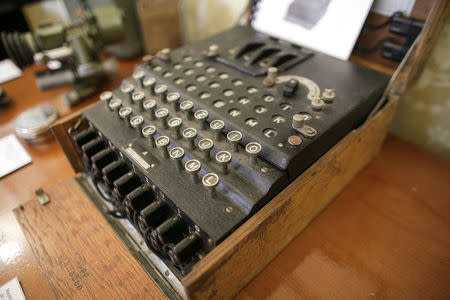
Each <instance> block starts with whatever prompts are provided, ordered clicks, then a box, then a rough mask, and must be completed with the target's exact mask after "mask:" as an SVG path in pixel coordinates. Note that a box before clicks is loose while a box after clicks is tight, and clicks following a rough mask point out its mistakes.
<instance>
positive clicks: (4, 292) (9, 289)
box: [0, 277, 26, 300]
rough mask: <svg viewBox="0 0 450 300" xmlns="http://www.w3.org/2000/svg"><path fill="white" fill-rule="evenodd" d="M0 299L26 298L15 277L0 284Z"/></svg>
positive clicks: (21, 299)
mask: <svg viewBox="0 0 450 300" xmlns="http://www.w3.org/2000/svg"><path fill="white" fill-rule="evenodd" d="M0 300H26V298H25V295H24V294H23V290H22V287H21V286H20V282H19V279H17V277H14V278H13V279H12V280H10V281H8V282H7V283H5V284H4V285H2V286H0Z"/></svg>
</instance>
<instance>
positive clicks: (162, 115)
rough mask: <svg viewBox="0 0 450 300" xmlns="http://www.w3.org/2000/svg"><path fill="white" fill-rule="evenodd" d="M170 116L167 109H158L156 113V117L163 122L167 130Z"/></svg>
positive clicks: (162, 124)
mask: <svg viewBox="0 0 450 300" xmlns="http://www.w3.org/2000/svg"><path fill="white" fill-rule="evenodd" d="M168 116H169V111H168V110H167V108H158V109H157V110H156V111H155V117H156V118H157V119H158V120H160V121H161V126H162V127H163V128H167V122H166V119H167V117H168Z"/></svg>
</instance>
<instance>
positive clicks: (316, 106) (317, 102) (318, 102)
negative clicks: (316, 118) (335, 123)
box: [311, 98, 325, 111]
mask: <svg viewBox="0 0 450 300" xmlns="http://www.w3.org/2000/svg"><path fill="white" fill-rule="evenodd" d="M324 105H325V103H324V102H323V100H322V99H320V98H315V99H313V100H312V101H311V107H312V109H313V110H315V111H321V110H322V108H323V106H324Z"/></svg>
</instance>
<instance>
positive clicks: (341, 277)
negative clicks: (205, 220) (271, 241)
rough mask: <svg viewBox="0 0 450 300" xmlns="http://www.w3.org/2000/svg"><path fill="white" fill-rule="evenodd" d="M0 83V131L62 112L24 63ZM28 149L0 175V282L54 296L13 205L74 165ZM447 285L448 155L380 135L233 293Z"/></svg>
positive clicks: (324, 294)
mask: <svg viewBox="0 0 450 300" xmlns="http://www.w3.org/2000/svg"><path fill="white" fill-rule="evenodd" d="M135 63H136V62H127V63H121V74H120V75H118V76H116V77H115V78H113V80H111V81H110V82H109V83H108V84H107V86H110V87H111V88H112V87H117V86H118V85H119V83H120V76H125V75H129V74H131V70H132V68H133V66H134V65H135ZM3 88H4V89H5V91H6V93H7V94H8V95H9V96H10V97H11V98H12V99H13V101H14V105H13V106H12V107H10V108H9V109H8V110H6V111H2V112H0V137H2V136H5V135H7V134H9V133H12V132H13V120H14V118H15V117H16V116H17V115H18V114H19V113H20V112H21V111H23V110H24V109H26V108H28V107H32V106H34V105H36V104H38V103H50V104H52V105H54V106H55V107H56V108H57V109H58V111H59V112H60V113H61V114H62V115H66V114H68V113H69V112H70V110H69V109H68V108H67V107H65V106H64V104H63V103H62V100H61V98H60V94H61V93H62V91H64V90H66V88H60V89H56V90H52V91H47V92H41V91H39V90H38V88H37V87H36V85H35V82H34V79H33V70H32V69H26V70H25V73H24V76H23V77H22V78H20V79H16V80H14V81H12V82H9V83H7V84H4V85H3ZM92 101H93V100H90V101H88V102H85V104H83V105H82V106H80V108H81V107H83V106H85V105H87V104H88V103H89V102H92ZM78 109H79V108H78ZM26 149H27V151H28V152H29V153H30V155H31V156H32V158H33V162H32V163H31V164H30V165H28V166H26V167H24V168H22V169H20V170H18V171H16V172H15V173H13V174H10V175H8V176H6V177H5V178H2V179H0V284H3V283H5V282H7V281H8V280H10V279H12V278H13V277H14V276H18V278H19V280H20V282H21V284H22V287H23V289H24V292H25V295H26V297H27V298H28V299H50V298H52V297H54V295H58V293H56V292H55V291H54V290H52V287H53V285H52V283H51V281H47V280H46V279H44V278H45V277H44V276H43V275H42V274H41V271H40V269H39V267H38V265H39V264H38V263H37V261H36V260H35V258H34V255H33V253H32V251H31V248H30V246H29V244H28V242H27V241H26V239H25V237H24V234H23V233H22V230H21V228H20V227H19V225H18V223H17V221H16V219H15V217H14V215H13V214H12V211H11V210H12V209H13V208H14V207H16V206H18V205H19V204H21V203H24V202H25V201H27V200H29V199H32V198H33V194H34V190H35V189H37V188H39V187H43V188H44V189H46V190H48V189H49V188H50V187H51V186H54V185H56V184H57V183H60V182H62V181H64V180H66V179H68V178H70V177H71V176H73V172H72V171H71V169H70V165H69V163H68V162H67V161H66V160H65V158H64V155H63V153H62V151H61V150H60V149H59V147H58V145H57V144H56V143H55V142H51V143H49V144H48V145H46V146H40V147H31V146H26ZM242 270H243V271H245V266H243V268H242ZM136 272H140V271H136ZM47 276H48V274H47ZM50 276H51V274H50ZM130 276H134V275H133V274H130ZM47 278H48V277H47ZM55 280H58V279H57V278H56V279H55ZM49 282H50V284H49ZM449 282H450V162H449V161H447V160H445V159H443V158H440V157H437V156H435V155H433V154H430V153H428V152H426V151H424V150H421V149H419V148H417V147H416V146H413V145H411V144H409V143H407V142H404V141H402V140H400V139H399V138H396V137H394V136H388V138H387V141H386V143H385V145H384V146H383V148H382V150H381V152H380V154H379V155H378V156H377V157H376V159H375V160H374V161H373V162H372V163H371V164H370V165H369V166H368V167H367V168H366V169H365V170H364V171H363V172H362V173H361V174H359V175H358V176H357V177H356V178H355V179H354V180H353V181H352V183H351V184H350V185H349V186H348V187H347V188H346V189H345V190H344V191H343V193H342V194H340V195H339V196H338V197H337V199H336V200H335V201H334V202H333V203H332V204H331V205H330V206H328V208H327V209H325V211H324V212H323V213H322V214H321V215H319V216H318V217H317V218H316V219H315V220H314V221H313V222H312V223H311V224H310V226H309V227H308V228H307V229H306V230H305V231H304V232H303V233H302V234H300V235H299V236H298V237H297V238H295V239H294V241H293V242H292V243H291V244H290V245H289V246H288V247H287V248H286V249H285V250H284V251H283V252H282V253H281V254H280V255H279V256H278V257H277V258H276V259H275V260H274V261H273V262H272V263H270V264H269V265H268V266H267V267H266V269H265V270H264V271H263V272H262V273H261V274H260V275H259V276H257V277H256V278H255V279H254V280H253V281H252V282H251V283H250V284H249V285H248V286H247V287H246V288H245V289H244V290H243V291H242V292H241V293H240V294H239V295H238V299H261V298H270V299H287V298H321V299H330V298H334V299H336V298H339V299H361V298H363V299H364V298H391V299H398V298H408V299H410V298H427V299H429V298H436V299H449V298H450V284H449ZM117 284H119V283H117ZM94 294H95V291H92V297H93V298H95V296H94ZM146 296H149V295H146ZM154 296H156V295H154Z"/></svg>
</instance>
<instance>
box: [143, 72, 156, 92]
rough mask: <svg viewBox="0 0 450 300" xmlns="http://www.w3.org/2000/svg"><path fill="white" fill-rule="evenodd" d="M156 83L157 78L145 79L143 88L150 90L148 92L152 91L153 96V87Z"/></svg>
mask: <svg viewBox="0 0 450 300" xmlns="http://www.w3.org/2000/svg"><path fill="white" fill-rule="evenodd" d="M155 83H156V79H155V77H148V76H146V77H144V79H143V80H142V86H143V87H144V88H145V89H148V91H150V93H151V94H153V87H154V85H155Z"/></svg>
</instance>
